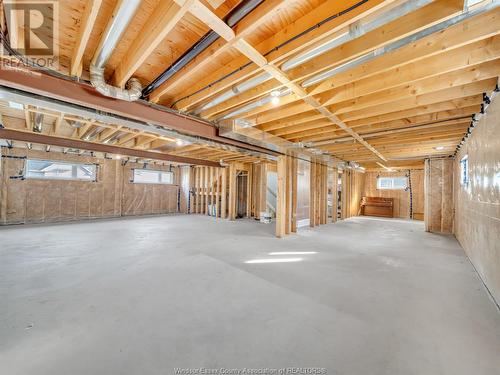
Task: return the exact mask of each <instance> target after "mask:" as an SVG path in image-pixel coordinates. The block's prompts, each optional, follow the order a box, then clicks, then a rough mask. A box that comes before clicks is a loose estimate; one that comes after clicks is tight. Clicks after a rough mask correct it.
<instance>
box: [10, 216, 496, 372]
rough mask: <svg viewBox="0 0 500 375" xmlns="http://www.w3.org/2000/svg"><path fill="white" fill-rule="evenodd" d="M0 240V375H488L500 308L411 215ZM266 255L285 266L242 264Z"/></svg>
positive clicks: (167, 222) (37, 231) (147, 225)
mask: <svg viewBox="0 0 500 375" xmlns="http://www.w3.org/2000/svg"><path fill="white" fill-rule="evenodd" d="M0 246H1V247H0V301H1V304H0V374H8V375H14V374H23V375H24V374H37V375H42V374H50V375H59V374H61V375H63V374H64V375H78V374H94V375H95V374H155V375H158V374H173V373H174V368H244V367H246V368H257V369H260V368H283V367H302V368H304V367H319V368H326V369H327V373H328V374H370V375H376V374H391V375H395V374H398V375H404V374H425V375H429V374H432V375H437V374H450V375H452V374H453V375H460V374H464V375H470V374H475V375H480V374H484V375H492V374H498V373H499V369H500V355H499V353H500V314H499V312H498V311H497V309H496V307H495V305H494V304H493V302H492V301H491V300H490V299H489V297H488V295H487V293H486V291H485V289H484V287H483V285H482V284H481V281H480V279H479V278H478V276H477V274H476V272H475V271H474V269H473V267H472V266H471V264H470V263H469V261H468V259H467V258H466V256H465V254H464V252H463V251H462V249H461V248H460V246H459V245H458V243H457V242H456V240H455V239H454V238H453V237H448V236H439V235H434V234H429V233H425V232H424V230H423V224H422V223H418V222H407V221H400V220H383V219H371V218H354V219H351V220H348V221H345V222H342V223H338V224H335V225H328V226H324V227H321V228H319V229H315V230H305V231H303V232H302V233H300V234H299V235H296V236H290V237H288V238H286V239H284V240H278V239H275V238H274V236H273V226H271V225H264V224H260V223H257V222H254V221H240V222H227V221H220V222H217V223H216V222H215V220H214V219H211V218H208V217H202V216H191V217H187V216H171V217H151V218H133V219H123V220H109V221H98V222H87V223H73V224H58V225H43V226H30V227H28V226H24V227H21V226H19V227H9V228H0ZM280 252H306V253H307V252H308V253H309V254H276V255H270V253H280ZM294 258H295V259H294ZM269 259H288V261H290V260H294V261H293V262H280V263H246V262H248V261H255V260H257V261H259V260H263V261H267V260H269Z"/></svg>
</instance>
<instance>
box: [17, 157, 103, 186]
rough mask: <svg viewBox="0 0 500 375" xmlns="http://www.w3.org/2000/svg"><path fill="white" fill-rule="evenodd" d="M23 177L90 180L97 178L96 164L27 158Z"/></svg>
mask: <svg viewBox="0 0 500 375" xmlns="http://www.w3.org/2000/svg"><path fill="white" fill-rule="evenodd" d="M24 178H27V179H43V180H76V181H91V182H92V181H96V180H97V166H96V165H95V164H82V163H68V162H62V161H55V160H35V159H28V160H27V161H26V170H25V173H24Z"/></svg>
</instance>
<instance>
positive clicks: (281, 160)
mask: <svg viewBox="0 0 500 375" xmlns="http://www.w3.org/2000/svg"><path fill="white" fill-rule="evenodd" d="M286 172H287V157H286V156H279V157H278V194H277V198H276V237H278V238H283V237H284V236H285V234H286V177H287V176H286V175H287V173H286Z"/></svg>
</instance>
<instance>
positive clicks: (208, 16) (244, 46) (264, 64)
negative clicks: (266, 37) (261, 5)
mask: <svg viewBox="0 0 500 375" xmlns="http://www.w3.org/2000/svg"><path fill="white" fill-rule="evenodd" d="M176 1H179V2H183V1H184V0H176ZM189 11H190V12H192V13H193V14H194V15H195V16H196V17H198V18H199V19H200V20H201V21H203V22H205V23H206V24H207V25H208V26H209V27H210V28H212V30H214V31H215V32H216V33H217V34H219V35H220V36H221V37H222V38H224V39H225V40H226V41H227V42H230V43H232V44H233V47H234V48H236V49H237V50H238V51H240V52H241V53H242V54H243V55H245V56H247V57H248V58H249V59H250V60H251V61H253V62H254V63H255V64H257V65H258V66H260V67H261V68H262V69H263V70H265V71H266V72H268V73H269V74H271V76H273V77H274V78H275V79H276V80H278V81H280V82H281V83H282V84H284V85H285V86H287V87H288V88H289V89H291V90H292V91H293V92H294V93H295V94H296V95H297V96H299V97H301V98H302V99H303V100H304V102H305V103H307V104H308V105H310V106H311V107H313V108H314V109H315V110H316V111H318V112H319V113H320V114H322V115H323V116H324V117H326V118H327V119H329V120H330V121H332V122H333V123H334V124H335V125H337V126H339V127H340V128H342V129H343V130H345V131H346V132H348V133H349V134H350V135H351V136H352V137H353V138H354V139H356V140H357V141H358V142H359V143H361V144H362V145H363V146H365V147H366V148H367V149H368V150H370V151H371V152H373V153H374V154H375V155H377V157H379V158H380V159H381V160H384V161H385V160H386V159H385V158H384V156H383V155H382V154H381V153H380V152H378V151H377V150H376V149H375V148H374V147H373V146H371V145H370V144H369V143H368V142H366V141H365V140H364V139H363V138H362V137H361V136H359V134H357V133H356V132H354V131H353V130H352V129H350V128H349V127H348V126H347V125H346V124H345V123H344V122H342V121H341V120H340V119H339V118H338V117H337V116H336V115H335V114H333V113H332V112H330V110H329V109H327V108H326V107H324V106H323V105H322V104H321V103H320V102H319V101H317V100H316V99H314V98H312V97H308V96H307V92H306V91H305V90H304V89H303V88H302V87H300V86H299V85H297V84H295V83H294V82H292V81H291V80H290V79H289V78H288V76H287V74H286V73H284V72H283V71H282V70H280V69H279V68H277V67H276V66H274V65H272V64H269V63H268V61H267V59H266V58H265V57H264V56H263V55H262V54H261V53H260V52H259V51H257V50H256V49H255V48H254V47H252V46H251V45H250V44H249V43H248V42H247V41H246V40H245V39H243V38H236V34H235V33H234V31H233V30H232V29H231V28H230V27H229V26H228V25H226V23H224V21H222V20H221V19H220V18H218V17H217V16H216V15H215V14H214V13H213V12H212V11H210V9H208V8H207V7H206V6H205V5H203V4H202V3H200V2H199V1H198V0H194V3H193V5H192V6H191V8H190V9H189Z"/></svg>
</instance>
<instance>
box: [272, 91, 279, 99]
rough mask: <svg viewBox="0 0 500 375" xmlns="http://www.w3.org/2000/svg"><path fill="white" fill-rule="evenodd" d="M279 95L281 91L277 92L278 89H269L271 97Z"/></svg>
mask: <svg viewBox="0 0 500 375" xmlns="http://www.w3.org/2000/svg"><path fill="white" fill-rule="evenodd" d="M280 95H281V92H279V91H278V90H273V91H271V96H272V97H275V98H277V97H278V96H280Z"/></svg>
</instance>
